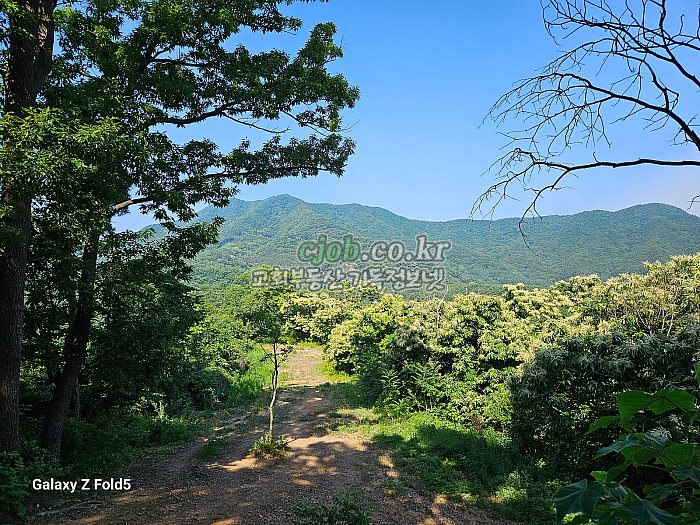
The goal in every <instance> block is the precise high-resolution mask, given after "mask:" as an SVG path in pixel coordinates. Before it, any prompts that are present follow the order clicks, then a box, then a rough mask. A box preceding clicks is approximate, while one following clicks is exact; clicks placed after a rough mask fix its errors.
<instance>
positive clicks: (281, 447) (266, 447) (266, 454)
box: [248, 432, 287, 458]
mask: <svg viewBox="0 0 700 525" xmlns="http://www.w3.org/2000/svg"><path fill="white" fill-rule="evenodd" d="M286 453H287V441H286V440H285V439H284V436H278V437H276V438H275V437H273V435H272V434H271V433H270V432H268V433H266V434H265V435H264V436H263V437H261V438H260V439H258V440H257V441H256V442H255V443H254V444H253V446H252V447H250V448H249V449H248V455H249V456H257V457H262V458H282V457H284V456H285V454H286Z"/></svg>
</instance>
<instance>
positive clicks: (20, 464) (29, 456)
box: [0, 440, 67, 519]
mask: <svg viewBox="0 0 700 525" xmlns="http://www.w3.org/2000/svg"><path fill="white" fill-rule="evenodd" d="M66 474H67V472H66V469H64V468H61V467H60V466H59V465H58V464H57V463H56V461H55V460H53V459H52V458H51V457H50V455H49V454H47V453H46V451H44V450H42V449H41V448H39V446H38V445H37V443H36V442H29V441H24V440H23V441H21V443H20V451H19V452H2V453H0V517H4V516H13V517H15V516H16V517H19V518H22V519H26V518H28V513H27V503H28V500H29V498H30V497H31V491H30V487H31V486H32V480H33V479H37V478H39V479H48V478H51V477H54V478H59V479H60V478H63V477H64V476H65V475H66Z"/></svg>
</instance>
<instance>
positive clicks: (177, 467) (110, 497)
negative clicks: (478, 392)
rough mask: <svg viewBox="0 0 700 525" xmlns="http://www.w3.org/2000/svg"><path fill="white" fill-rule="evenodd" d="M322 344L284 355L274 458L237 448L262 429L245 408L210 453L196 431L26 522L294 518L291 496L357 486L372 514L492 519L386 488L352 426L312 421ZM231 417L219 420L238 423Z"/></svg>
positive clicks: (151, 524)
mask: <svg viewBox="0 0 700 525" xmlns="http://www.w3.org/2000/svg"><path fill="white" fill-rule="evenodd" d="M321 358H322V354H321V350H320V349H318V348H311V347H305V348H300V349H298V350H297V351H296V352H295V353H294V354H293V355H292V356H291V357H290V359H289V361H288V363H287V366H286V371H287V373H288V375H289V376H290V377H291V379H289V380H287V381H286V382H285V386H284V388H283V389H281V393H280V403H279V405H278V407H277V409H276V411H275V434H283V435H284V436H286V437H287V438H288V439H290V440H291V442H290V444H289V446H288V448H287V456H286V457H285V458H284V459H279V460H265V459H258V458H252V457H246V451H247V450H248V448H250V446H251V445H252V444H253V443H254V442H255V441H256V440H257V439H258V438H259V437H260V436H262V435H263V433H264V432H265V430H266V413H261V414H257V415H251V417H250V418H249V421H248V422H247V423H245V424H244V426H245V427H246V428H245V430H241V431H239V432H236V431H234V432H232V433H231V434H230V435H229V436H228V438H227V440H228V445H226V446H225V447H224V449H223V453H222V455H221V456H220V457H219V458H217V459H216V460H214V461H211V462H207V461H199V460H197V459H195V457H194V454H195V451H196V450H197V449H198V448H199V447H200V446H201V445H202V443H203V440H202V439H200V440H199V441H197V442H195V443H192V444H190V445H187V446H185V447H183V448H180V449H178V450H176V451H175V452H173V453H171V454H169V455H167V456H158V457H151V458H146V459H144V460H141V461H137V462H134V463H132V464H131V465H129V467H127V468H126V469H125V470H124V471H123V472H121V473H119V474H117V475H115V477H120V476H121V477H125V478H126V477H128V478H131V483H132V490H130V491H128V492H118V493H100V494H99V495H98V496H95V493H94V492H93V493H91V494H90V498H91V499H90V501H89V502H85V504H86V505H89V507H88V508H82V509H73V510H68V511H64V512H58V513H53V514H49V515H44V516H36V517H34V519H33V520H32V522H31V523H32V524H34V525H49V524H50V525H64V524H82V525H88V524H89V525H96V524H100V525H102V524H109V525H181V524H182V525H185V524H206V525H238V524H245V525H268V524H269V525H278V524H280V525H281V524H285V525H286V524H291V523H293V521H294V513H293V511H292V502H293V501H295V500H302V499H309V500H312V501H318V502H321V503H325V504H328V503H329V502H330V501H331V498H332V496H333V495H334V494H338V493H340V492H342V491H343V490H345V489H346V488H348V487H361V488H363V489H364V490H365V491H366V493H367V495H368V497H369V499H370V502H369V503H370V505H372V506H373V507H374V510H373V511H372V515H373V517H374V519H375V520H376V521H377V522H378V523H380V524H401V525H408V524H415V525H433V524H443V525H448V524H450V525H452V524H454V525H459V524H475V525H482V524H483V525H494V524H495V523H503V522H497V521H495V520H493V519H491V518H489V517H487V516H485V515H482V514H481V513H474V511H470V510H467V509H465V508H464V507H460V506H456V505H453V504H450V503H444V502H442V503H441V502H433V501H431V500H429V499H427V498H425V497H423V496H421V495H419V494H418V493H416V492H415V491H412V490H409V491H408V492H407V494H406V496H405V497H403V498H397V497H395V496H390V495H387V494H386V493H385V492H384V489H383V487H384V486H385V485H386V484H387V482H388V481H389V480H390V478H391V477H394V478H395V477H397V476H398V473H397V472H396V471H395V470H393V469H392V468H391V462H390V460H388V458H387V457H386V456H381V452H379V451H378V450H376V449H374V448H373V447H372V445H371V443H367V442H365V441H363V439H362V437H361V436H360V435H359V434H328V433H327V432H326V431H325V430H320V429H319V425H318V424H319V422H322V421H323V420H324V419H325V418H327V417H328V413H329V412H331V411H332V410H333V408H334V406H335V400H334V399H333V397H332V396H331V395H330V394H328V393H327V392H324V391H322V390H320V389H319V388H318V386H319V385H320V384H322V383H324V382H326V380H327V379H326V378H325V377H324V376H323V375H322V374H321V373H320V372H319V365H320V363H321ZM239 420H240V418H232V419H231V420H230V421H224V422H223V423H222V424H221V426H226V425H228V426H231V425H236V424H241V421H239Z"/></svg>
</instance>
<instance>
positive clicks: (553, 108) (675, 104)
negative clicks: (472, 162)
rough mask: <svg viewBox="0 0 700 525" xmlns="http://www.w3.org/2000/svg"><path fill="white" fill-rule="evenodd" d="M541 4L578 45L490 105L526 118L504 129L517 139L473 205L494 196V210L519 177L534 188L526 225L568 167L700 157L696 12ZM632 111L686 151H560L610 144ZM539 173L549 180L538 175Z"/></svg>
mask: <svg viewBox="0 0 700 525" xmlns="http://www.w3.org/2000/svg"><path fill="white" fill-rule="evenodd" d="M542 8H543V16H544V24H545V28H546V29H547V31H548V33H549V34H550V35H551V36H552V38H553V39H554V40H555V42H557V43H559V42H560V41H567V42H571V47H570V49H569V50H568V51H565V52H563V53H562V54H561V56H559V57H558V58H557V59H555V60H553V61H552V62H550V63H549V64H547V65H546V66H544V67H543V68H542V69H541V70H540V71H539V74H538V75H536V76H534V77H532V78H528V79H525V80H522V81H519V82H517V83H516V85H515V87H514V88H513V89H511V90H510V91H509V92H508V93H506V94H505V95H503V96H501V97H500V98H499V99H498V101H497V102H496V103H495V104H494V105H493V107H492V108H491V109H490V111H489V113H488V115H487V118H489V117H490V118H492V119H493V120H494V121H495V122H496V123H498V124H501V123H503V122H504V121H505V120H507V119H509V118H522V119H523V120H524V121H525V126H524V128H523V129H520V130H517V131H513V132H510V133H506V136H507V137H508V138H509V139H510V140H511V145H512V146H513V148H512V149H511V150H510V151H508V153H506V154H505V155H503V156H502V157H501V158H500V159H498V160H497V161H496V162H495V163H494V164H493V165H492V166H491V170H493V171H495V172H496V182H495V183H494V184H493V185H492V186H491V187H490V188H488V190H486V192H484V193H483V194H482V195H481V196H480V197H479V199H478V200H477V201H476V203H475V204H474V207H473V208H472V214H474V213H475V212H477V211H480V210H481V207H482V206H483V205H484V204H485V203H486V202H487V201H489V200H492V199H495V200H496V202H495V204H494V205H493V207H491V213H492V212H493V210H494V208H495V207H496V206H497V205H498V204H499V203H500V202H501V201H502V200H504V199H506V198H507V197H508V196H509V195H508V193H507V191H508V190H509V187H511V184H513V183H520V184H521V185H522V186H523V188H524V190H525V191H530V192H533V194H534V197H533V198H532V201H531V202H530V204H529V206H528V207H527V209H526V210H525V212H524V213H523V216H522V218H521V221H520V227H522V224H523V221H524V220H525V217H526V215H528V214H529V213H532V214H533V215H538V214H537V203H538V201H539V199H540V197H542V195H543V194H544V193H545V192H551V191H554V190H557V189H560V188H561V184H562V181H563V180H564V179H565V178H566V177H567V176H569V175H576V174H578V173H581V172H583V171H586V170H593V169H595V168H604V167H609V168H622V167H629V166H641V165H657V166H668V167H679V166H695V167H698V166H700V158H699V157H698V153H700V137H699V136H698V131H697V129H698V123H697V121H696V117H697V114H696V107H697V103H698V101H697V93H698V89H699V88H700V78H698V76H697V74H696V72H695V64H697V60H698V59H699V58H700V25H699V24H700V19H698V17H697V12H695V13H690V15H686V14H683V13H681V12H679V11H678V10H679V9H680V6H678V5H677V4H676V5H671V6H669V5H668V2H667V1H666V0H626V1H624V2H622V1H611V2H608V1H606V0H542ZM688 26H690V27H689V28H688ZM694 96H695V97H696V98H695V100H693V97H694ZM633 119H638V122H639V123H640V124H641V125H642V126H643V127H644V129H648V130H649V131H650V132H654V131H659V130H662V129H665V130H671V131H672V132H673V133H674V135H673V138H672V140H671V142H672V143H673V144H675V145H681V146H685V148H684V149H683V150H682V151H683V153H684V155H687V159H684V160H674V159H672V158H669V159H664V158H646V157H644V156H640V157H638V158H627V159H618V160H601V159H599V158H598V155H597V154H596V152H595V151H592V153H591V160H590V161H584V162H573V163H572V162H567V161H566V160H565V159H559V157H564V156H565V154H567V153H570V152H571V151H573V150H575V149H576V148H578V147H584V148H587V149H592V148H594V147H596V146H597V145H598V144H599V143H602V144H603V145H607V146H610V145H611V144H610V141H609V128H610V126H612V125H619V124H621V123H623V122H627V121H629V122H630V123H631V122H633V121H634V120H633ZM542 172H543V173H544V174H545V175H546V176H547V177H546V178H547V180H546V182H543V183H542V184H540V183H533V177H535V176H537V175H538V174H540V173H542ZM698 198H700V195H698V196H696V197H694V198H693V199H692V201H691V204H692V203H693V202H695V200H696V199H698ZM521 233H522V229H521Z"/></svg>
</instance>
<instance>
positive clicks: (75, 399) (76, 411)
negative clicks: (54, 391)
mask: <svg viewBox="0 0 700 525" xmlns="http://www.w3.org/2000/svg"><path fill="white" fill-rule="evenodd" d="M68 412H69V413H70V414H73V416H74V417H75V419H80V381H79V380H76V382H75V386H74V387H73V395H72V396H71V398H70V408H69V409H68Z"/></svg>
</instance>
